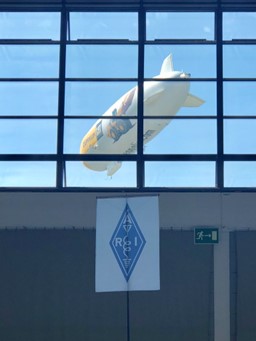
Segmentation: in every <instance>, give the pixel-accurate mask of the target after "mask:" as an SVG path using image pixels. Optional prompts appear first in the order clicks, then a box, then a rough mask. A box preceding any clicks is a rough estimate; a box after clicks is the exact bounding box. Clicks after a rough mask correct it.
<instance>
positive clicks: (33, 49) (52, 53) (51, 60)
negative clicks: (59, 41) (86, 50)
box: [0, 45, 59, 78]
mask: <svg viewBox="0 0 256 341" xmlns="http://www.w3.org/2000/svg"><path fill="white" fill-rule="evenodd" d="M58 74H59V47H58V46H55V45H1V46H0V77H3V78H4V77H6V78H22V77H31V78H34V77H41V78H46V77H58Z"/></svg>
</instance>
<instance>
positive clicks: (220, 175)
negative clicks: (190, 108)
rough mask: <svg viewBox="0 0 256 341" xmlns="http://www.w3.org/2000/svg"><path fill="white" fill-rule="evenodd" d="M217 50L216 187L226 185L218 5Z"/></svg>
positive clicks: (220, 28) (221, 42)
mask: <svg viewBox="0 0 256 341" xmlns="http://www.w3.org/2000/svg"><path fill="white" fill-rule="evenodd" d="M215 32H216V44H217V46H216V52H217V56H216V57H217V155H218V156H217V164H216V187H217V188H219V189H220V190H222V189H223V186H224V159H223V63H222V61H223V41H222V11H221V9H220V7H218V9H217V11H216V12H215Z"/></svg>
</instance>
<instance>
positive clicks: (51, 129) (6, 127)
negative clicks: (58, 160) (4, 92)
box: [0, 119, 57, 154]
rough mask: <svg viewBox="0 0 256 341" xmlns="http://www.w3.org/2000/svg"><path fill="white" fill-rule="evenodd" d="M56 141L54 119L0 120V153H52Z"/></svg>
mask: <svg viewBox="0 0 256 341" xmlns="http://www.w3.org/2000/svg"><path fill="white" fill-rule="evenodd" d="M56 142H57V122H56V120H41V119H38V120H33V119H24V120H18V119H17V120H14V119H13V120H11V119H2V120H0V154H42V153H44V154H53V153H56Z"/></svg>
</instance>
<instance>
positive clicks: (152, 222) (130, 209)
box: [95, 196, 160, 292]
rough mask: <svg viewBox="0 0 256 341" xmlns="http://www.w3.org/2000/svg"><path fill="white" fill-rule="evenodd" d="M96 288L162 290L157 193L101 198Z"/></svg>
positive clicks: (98, 213) (110, 289) (97, 235)
mask: <svg viewBox="0 0 256 341" xmlns="http://www.w3.org/2000/svg"><path fill="white" fill-rule="evenodd" d="M95 283H96V284H95V290H96V292H107V291H131V290H159V289H160V273H159V208H158V196H152V197H150V196H148V197H131V198H129V197H122V198H98V199H97V217H96V272H95Z"/></svg>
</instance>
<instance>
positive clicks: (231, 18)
mask: <svg viewBox="0 0 256 341" xmlns="http://www.w3.org/2000/svg"><path fill="white" fill-rule="evenodd" d="M255 20H256V12H240V13H239V12H224V13H223V39H224V40H232V39H255V38H256V31H255Z"/></svg>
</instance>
